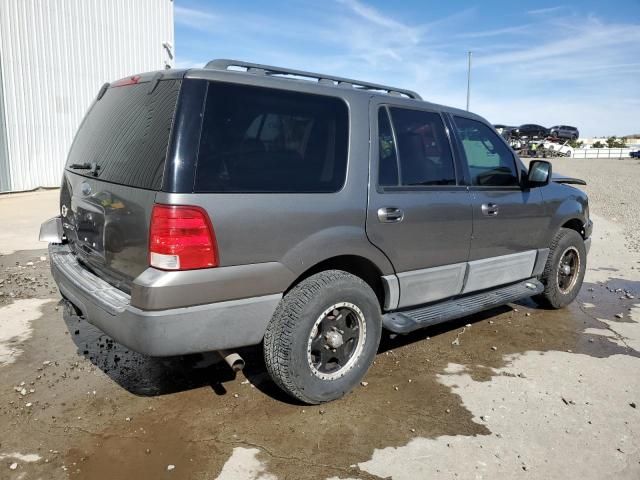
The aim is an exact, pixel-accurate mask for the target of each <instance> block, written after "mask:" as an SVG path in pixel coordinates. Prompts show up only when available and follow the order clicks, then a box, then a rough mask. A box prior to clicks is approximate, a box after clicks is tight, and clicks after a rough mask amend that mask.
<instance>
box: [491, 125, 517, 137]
mask: <svg viewBox="0 0 640 480" xmlns="http://www.w3.org/2000/svg"><path fill="white" fill-rule="evenodd" d="M493 128H495V129H496V131H497V132H498V133H499V134H500V135H502V136H503V137H504V138H506V139H509V138H510V137H511V134H512V133H513V131H514V130H515V129H516V127H511V126H509V125H501V124H497V125H494V126H493Z"/></svg>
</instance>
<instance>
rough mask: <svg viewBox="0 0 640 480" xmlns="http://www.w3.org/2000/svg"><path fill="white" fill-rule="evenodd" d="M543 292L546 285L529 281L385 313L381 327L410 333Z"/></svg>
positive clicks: (532, 279) (394, 331)
mask: <svg viewBox="0 0 640 480" xmlns="http://www.w3.org/2000/svg"><path fill="white" fill-rule="evenodd" d="M543 291H544V285H542V283H540V282H539V281H538V280H537V279H535V278H530V279H529V280H524V281H522V282H518V283H514V284H511V285H507V286H506V287H501V288H497V289H495V290H488V291H484V292H482V293H475V294H471V295H466V296H464V297H458V298H454V299H452V300H447V301H446V302H439V303H436V304H432V305H427V306H426V307H418V308H415V309H413V310H404V311H402V312H391V313H385V314H384V315H383V316H382V324H383V325H384V327H385V328H386V329H387V330H391V331H392V332H393V333H409V332H413V331H414V330H418V329H420V328H424V327H429V326H431V325H436V324H438V323H442V322H446V321H448V320H454V319H456V318H461V317H466V316H467V315H471V314H474V313H478V312H481V311H483V310H486V309H488V308H493V307H498V306H500V305H504V304H505V303H510V302H515V301H517V300H522V299H523V298H528V297H531V296H533V295H537V294H539V293H542V292H543Z"/></svg>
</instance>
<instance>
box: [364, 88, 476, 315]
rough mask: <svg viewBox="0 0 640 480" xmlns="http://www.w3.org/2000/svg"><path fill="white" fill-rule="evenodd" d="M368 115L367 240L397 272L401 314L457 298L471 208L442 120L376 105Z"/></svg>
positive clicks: (426, 112) (419, 111)
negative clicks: (369, 118)
mask: <svg viewBox="0 0 640 480" xmlns="http://www.w3.org/2000/svg"><path fill="white" fill-rule="evenodd" d="M370 115H371V154H370V155H371V172H372V175H371V178H370V188H369V204H368V211H367V226H366V228H367V235H368V237H369V239H370V241H371V242H372V243H373V244H374V245H376V246H377V247H378V248H380V250H382V251H383V252H384V253H385V254H386V255H387V257H388V258H389V259H390V260H391V262H392V264H393V266H394V268H395V270H396V272H397V277H398V281H399V287H400V294H399V303H398V307H407V306H411V305H417V304H421V303H426V302H430V301H435V300H439V299H442V298H445V297H449V296H453V295H456V294H458V293H459V292H460V290H461V288H462V283H463V281H464V272H465V267H466V263H465V262H466V261H467V258H468V255H469V246H470V239H471V226H472V214H471V200H470V196H469V192H468V190H467V187H466V186H465V185H462V184H461V183H460V182H459V181H458V176H457V175H456V170H457V168H458V167H456V165H455V160H454V154H453V148H452V145H451V143H450V139H449V132H448V130H447V129H446V127H445V123H444V121H443V118H442V116H441V115H440V113H439V112H437V111H435V110H429V109H415V108H413V107H411V108H408V107H400V106H393V105H385V104H384V103H383V102H381V101H380V100H379V99H374V100H373V101H372V102H371V108H370ZM393 307H394V305H392V306H391V308H393Z"/></svg>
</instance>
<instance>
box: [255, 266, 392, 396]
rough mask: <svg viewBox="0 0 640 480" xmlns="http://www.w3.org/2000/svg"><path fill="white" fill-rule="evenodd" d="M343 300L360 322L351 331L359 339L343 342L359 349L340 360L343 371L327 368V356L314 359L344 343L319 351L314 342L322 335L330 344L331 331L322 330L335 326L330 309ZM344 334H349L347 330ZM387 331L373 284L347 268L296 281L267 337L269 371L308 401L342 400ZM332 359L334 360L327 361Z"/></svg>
mask: <svg viewBox="0 0 640 480" xmlns="http://www.w3.org/2000/svg"><path fill="white" fill-rule="evenodd" d="M337 305H340V308H344V311H345V312H347V314H346V317H348V318H351V320H350V322H351V323H352V324H353V323H354V322H355V321H354V318H355V320H356V321H357V322H356V323H357V325H358V328H353V329H352V330H350V331H351V332H357V335H358V338H352V339H350V340H346V341H345V343H344V345H343V346H344V347H345V348H347V344H348V343H349V342H357V343H349V344H350V345H351V346H352V347H353V348H354V350H353V352H352V355H351V356H350V357H349V360H348V362H346V363H345V364H344V365H342V366H340V365H339V364H338V362H337V360H336V362H335V363H336V364H338V366H337V368H338V370H337V371H333V372H332V371H327V370H324V371H321V369H323V368H325V367H326V366H325V365H323V361H322V360H319V361H318V363H314V360H316V359H317V358H318V357H317V356H322V355H324V354H325V353H326V355H332V353H330V352H336V351H337V350H338V349H339V348H340V347H338V349H333V350H332V349H331V348H329V345H326V346H325V348H324V350H323V349H319V350H320V352H314V351H312V345H313V344H314V343H315V342H316V341H318V340H319V339H320V338H321V337H322V341H323V342H325V343H326V341H327V340H325V337H326V335H321V333H320V332H321V331H330V330H326V325H325V323H324V322H325V321H326V322H331V321H333V320H331V317H332V313H327V312H329V311H330V312H337V310H335V309H334V310H332V308H333V307H334V306H337ZM351 306H355V309H351ZM349 312H352V313H349ZM358 312H359V313H358ZM342 313H343V311H342V310H341V311H340V314H339V315H337V317H338V318H340V317H344V316H343V315H342ZM351 315H353V317H351ZM333 317H334V318H335V317H336V315H333ZM322 318H324V319H325V320H321V319H322ZM327 319H328V320H327ZM345 321H346V320H345ZM317 322H320V324H318V325H317ZM316 325H317V326H316ZM360 325H362V327H360ZM331 328H333V327H331ZM345 330H346V329H345ZM314 331H315V333H317V335H314V336H313V338H315V340H313V339H312V334H313V333H314ZM338 332H340V330H338ZM342 333H343V335H345V337H347V336H348V335H346V334H345V333H344V331H343V332H342ZM381 333H382V319H381V313H380V305H379V302H378V299H377V297H376V295H375V293H374V292H373V290H372V289H371V287H370V286H369V285H368V284H367V283H365V282H364V281H363V280H362V279H360V278H359V277H356V276H355V275H351V274H350V273H347V272H343V271H340V270H327V271H324V272H320V273H317V274H315V275H313V276H311V277H309V278H307V279H305V280H303V281H302V282H300V283H299V284H298V285H296V286H295V287H294V288H293V289H292V290H290V291H289V292H288V293H287V294H286V295H285V296H284V297H283V299H282V301H281V302H280V305H278V308H277V309H276V311H275V313H274V315H273V318H272V319H271V321H270V322H269V325H268V327H267V331H266V333H265V336H264V360H265V363H266V366H267V371H268V372H269V375H270V376H271V378H272V379H273V380H274V382H275V383H276V384H277V385H278V386H279V387H280V388H281V389H282V390H284V391H285V392H286V393H288V394H289V395H291V396H293V397H295V398H296V399H298V400H300V401H302V402H304V403H308V404H318V403H323V402H328V401H331V400H336V399H338V398H340V397H342V396H343V395H345V394H346V393H347V392H349V391H350V390H351V389H353V388H354V387H355V386H356V385H357V384H358V383H359V382H360V380H362V377H364V375H365V373H366V372H367V370H368V369H369V366H370V365H371V363H372V362H373V359H374V357H375V355H376V353H377V350H378V345H379V344H380V335H381ZM342 338H343V337H342V335H340V339H342ZM314 348H315V347H314ZM325 350H326V351H325ZM323 352H324V353H323ZM327 352H329V353H327ZM327 364H331V362H330V361H327ZM347 367H348V368H347ZM323 376H324V377H326V378H322V377H323ZM329 377H336V378H329Z"/></svg>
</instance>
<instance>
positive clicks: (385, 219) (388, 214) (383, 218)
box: [378, 207, 404, 223]
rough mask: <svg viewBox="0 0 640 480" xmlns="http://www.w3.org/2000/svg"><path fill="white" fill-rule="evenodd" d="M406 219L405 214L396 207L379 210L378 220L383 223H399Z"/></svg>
mask: <svg viewBox="0 0 640 480" xmlns="http://www.w3.org/2000/svg"><path fill="white" fill-rule="evenodd" d="M403 218H404V212H403V211H402V210H401V209H399V208H396V207H382V208H379V209H378V220H379V221H380V222H382V223H399V222H401V221H402V219H403Z"/></svg>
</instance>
